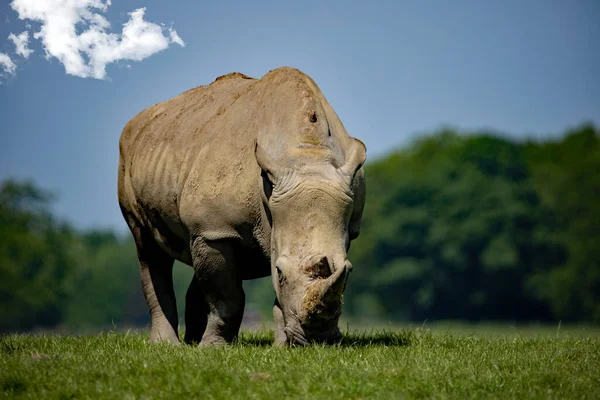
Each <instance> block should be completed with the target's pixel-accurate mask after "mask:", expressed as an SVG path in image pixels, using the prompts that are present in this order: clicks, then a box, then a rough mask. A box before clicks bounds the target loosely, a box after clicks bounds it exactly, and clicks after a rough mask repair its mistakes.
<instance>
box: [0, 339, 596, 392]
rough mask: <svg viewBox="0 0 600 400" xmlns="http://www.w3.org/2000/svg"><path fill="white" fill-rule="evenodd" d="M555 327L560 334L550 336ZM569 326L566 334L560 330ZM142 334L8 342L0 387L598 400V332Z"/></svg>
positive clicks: (1, 357)
mask: <svg viewBox="0 0 600 400" xmlns="http://www.w3.org/2000/svg"><path fill="white" fill-rule="evenodd" d="M551 331H553V333H552V334H549V332H551ZM563 332H564V331H563ZM145 338H146V337H145V334H142V333H115V332H106V333H102V334H99V335H94V336H51V335H50V336H28V335H10V336H4V337H2V338H0V390H1V393H3V394H4V395H5V396H8V397H13V396H14V397H17V398H19V397H21V398H35V399H38V398H58V399H79V398H107V399H128V398H132V399H133V398H148V399H150V398H152V399H155V398H202V399H211V398H214V399H231V398H239V399H252V398H255V399H284V398H307V399H308V398H310V399H318V398H323V399H333V398H344V399H358V398H365V399H366V398H376V399H391V398H394V399H395V398H422V397H426V398H432V397H434V398H501V399H506V398H519V399H521V398H556V399H564V398H590V399H594V398H600V350H599V349H600V337H599V336H598V331H597V330H596V331H589V335H587V337H586V335H577V336H576V335H570V334H568V333H561V331H558V330H557V329H552V330H550V331H546V332H545V333H543V334H539V335H532V334H526V335H523V334H520V333H519V332H516V333H501V334H498V335H480V334H472V333H469V332H461V333H454V332H452V330H447V329H432V330H429V329H411V330H401V331H396V332H376V331H373V332H370V333H349V334H346V335H345V336H344V338H343V341H342V343H340V344H338V345H335V346H331V347H324V346H314V347H308V348H287V349H279V348H273V347H271V346H270V343H271V341H272V338H273V334H272V332H266V333H264V332H263V333H249V332H246V333H244V334H243V335H242V336H241V337H240V339H239V340H238V342H237V343H235V344H234V345H231V346H228V347H224V348H196V347H191V346H171V345H148V344H147V343H146V342H145Z"/></svg>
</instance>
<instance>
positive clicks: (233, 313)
mask: <svg viewBox="0 0 600 400" xmlns="http://www.w3.org/2000/svg"><path fill="white" fill-rule="evenodd" d="M234 248H235V244H234V243H233V242H232V241H230V240H216V241H211V242H206V241H204V240H202V239H201V238H196V239H195V240H193V242H192V245H191V251H192V256H193V259H194V260H193V261H194V269H195V270H196V276H197V277H198V283H199V285H200V287H201V289H202V292H203V293H204V298H205V299H206V303H207V304H208V309H209V312H208V318H207V324H206V330H205V331H204V335H203V336H202V340H201V341H200V345H201V346H206V345H209V346H221V345H224V344H227V343H230V342H232V341H233V339H234V338H235V337H236V336H237V334H238V333H239V330H240V325H241V324H242V317H243V315H244V305H245V301H246V297H245V294H244V289H243V287H242V280H241V279H240V278H239V276H238V274H237V265H236V261H235V257H234V255H235V250H234Z"/></svg>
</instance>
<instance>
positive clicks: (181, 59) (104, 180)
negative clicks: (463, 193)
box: [0, 0, 600, 230]
mask: <svg viewBox="0 0 600 400" xmlns="http://www.w3.org/2000/svg"><path fill="white" fill-rule="evenodd" d="M141 7H145V8H146V12H145V16H144V18H145V21H149V22H152V23H155V24H160V23H164V24H165V35H167V28H169V27H172V28H174V29H175V30H176V32H177V33H178V35H179V36H180V37H181V39H183V41H185V44H186V45H185V47H182V46H179V45H176V44H174V43H171V44H170V45H169V47H168V48H167V49H166V50H163V51H161V52H158V53H156V54H153V55H151V56H149V57H147V58H145V59H144V60H142V61H140V62H135V61H127V60H124V61H119V62H116V63H111V64H108V65H107V66H106V74H107V76H106V77H105V79H102V80H100V79H94V78H91V77H90V78H81V77H77V76H73V75H68V74H66V73H65V67H64V66H63V64H61V62H60V61H59V60H58V59H57V58H52V57H51V58H49V59H46V58H45V56H44V48H43V45H42V43H41V42H40V41H39V40H36V39H33V38H32V37H31V35H32V34H33V33H34V32H37V31H39V30H40V26H41V25H40V23H39V22H32V21H24V20H19V19H18V18H17V13H16V12H15V11H14V10H13V9H12V8H11V7H10V4H9V3H7V2H6V1H3V2H2V4H1V5H0V53H5V54H7V55H8V56H10V57H11V58H12V60H13V61H14V63H15V65H16V71H15V72H14V75H10V74H9V75H6V74H5V76H4V78H2V83H1V84H0V179H4V178H8V177H14V178H32V179H34V180H35V182H37V183H38V184H39V185H41V186H42V187H44V188H47V189H50V190H52V191H54V192H55V193H56V194H57V195H58V201H57V202H56V204H55V206H54V209H55V210H56V212H57V213H58V214H59V215H61V216H63V217H65V218H67V219H68V220H70V221H72V222H73V223H75V224H76V226H78V227H81V228H89V227H93V226H99V227H109V228H117V229H119V230H124V228H125V224H124V223H123V222H122V218H121V215H120V213H119V209H118V205H117V200H116V176H117V160H118V138H119V135H120V132H121V130H122V128H123V126H124V125H125V123H126V122H127V121H128V120H129V119H130V118H131V117H133V116H134V115H135V114H137V113H138V112H139V111H141V110H142V109H144V108H146V107H148V106H150V105H152V104H154V103H157V102H160V101H164V100H167V99H169V98H171V97H173V96H175V95H177V94H179V93H181V92H183V91H185V90H187V89H190V88H192V87H195V86H199V85H204V84H208V83H210V82H212V81H213V80H214V79H215V78H216V77H217V76H219V75H222V74H225V73H228V72H232V71H240V72H243V73H245V74H247V75H251V76H254V77H260V76H262V75H263V74H265V73H266V72H268V71H269V70H271V69H273V68H276V67H279V66H283V65H288V66H293V67H296V68H299V69H301V70H303V71H304V72H306V73H308V74H309V75H310V76H312V77H313V79H314V80H315V81H316V82H317V84H318V85H319V86H320V87H321V89H322V90H323V92H324V93H325V96H326V97H327V98H328V100H329V102H330V103H331V104H332V105H333V107H334V109H335V110H336V112H337V113H338V115H339V116H340V118H341V119H342V121H343V122H344V125H345V126H346V129H347V130H348V132H349V133H350V134H351V135H353V136H356V137H358V138H360V139H362V140H363V141H364V142H365V143H366V144H367V147H368V152H369V157H370V158H371V159H373V158H375V157H376V156H378V155H381V154H384V153H386V152H389V151H391V150H392V149H394V148H396V147H398V146H401V145H404V144H407V143H408V142H409V141H410V140H411V139H413V138H415V137H416V136H418V135H421V134H423V133H426V132H430V131H432V130H434V129H436V128H438V127H440V126H444V125H450V126H454V127H459V128H462V129H467V130H473V129H479V128H492V129H494V130H497V131H501V132H506V133H508V134H510V135H511V136H514V137H519V138H523V137H534V138H543V137H548V136H556V135H559V134H561V133H562V132H563V131H564V130H565V129H566V128H568V127H572V126H576V125H578V124H580V123H582V122H584V121H591V122H594V123H595V124H597V125H600V72H598V71H600V23H598V21H600V2H598V1H597V0H589V1H550V0H547V1H535V0H528V1H501V2H500V1H496V2H491V1H489V2H488V1H452V2H449V1H399V0H397V1H369V2H341V1H327V2H324V1H302V2H286V1H271V2H268V1H252V2H250V1H239V2H237V1H231V2H221V1H218V2H217V1H214V2H209V1H176V2H167V1H159V0H139V1H138V0H135V1H134V0H125V1H117V0H115V1H114V2H113V4H112V5H111V6H110V7H108V8H107V10H106V12H99V13H100V14H101V15H103V16H104V17H105V18H106V19H107V20H108V21H109V22H110V23H111V32H114V33H120V32H121V29H122V25H123V24H124V23H126V22H127V21H128V20H129V18H130V16H129V15H128V13H130V12H132V11H134V10H136V9H139V8H141ZM28 22H29V23H30V25H31V28H27V25H26V24H27V23H28ZM78 29H79V28H78ZM25 30H28V31H29V32H30V35H29V37H30V41H29V47H30V48H31V49H32V50H34V53H33V54H31V55H30V56H29V58H27V59H25V58H23V57H20V56H18V55H16V54H15V46H14V45H13V43H12V42H11V41H10V40H9V39H8V35H9V34H10V33H11V32H12V33H15V34H19V33H21V32H23V31H25Z"/></svg>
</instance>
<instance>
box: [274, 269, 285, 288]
mask: <svg viewBox="0 0 600 400" xmlns="http://www.w3.org/2000/svg"><path fill="white" fill-rule="evenodd" d="M275 269H276V270H277V281H278V282H279V284H280V285H281V284H282V283H283V272H281V269H280V268H279V267H278V266H275Z"/></svg>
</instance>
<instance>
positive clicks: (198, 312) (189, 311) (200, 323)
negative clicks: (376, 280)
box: [184, 274, 210, 344]
mask: <svg viewBox="0 0 600 400" xmlns="http://www.w3.org/2000/svg"><path fill="white" fill-rule="evenodd" d="M209 312H210V308H209V307H208V303H207V302H206V298H205V297H204V292H203V291H202V287H201V283H200V280H199V279H198V278H197V277H196V275H195V274H194V276H193V277H192V281H191V282H190V286H189V288H188V290H187V293H186V295H185V339H184V340H185V342H186V343H188V344H193V343H196V344H197V343H200V341H202V335H204V331H205V330H206V323H207V322H208V313H209Z"/></svg>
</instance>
